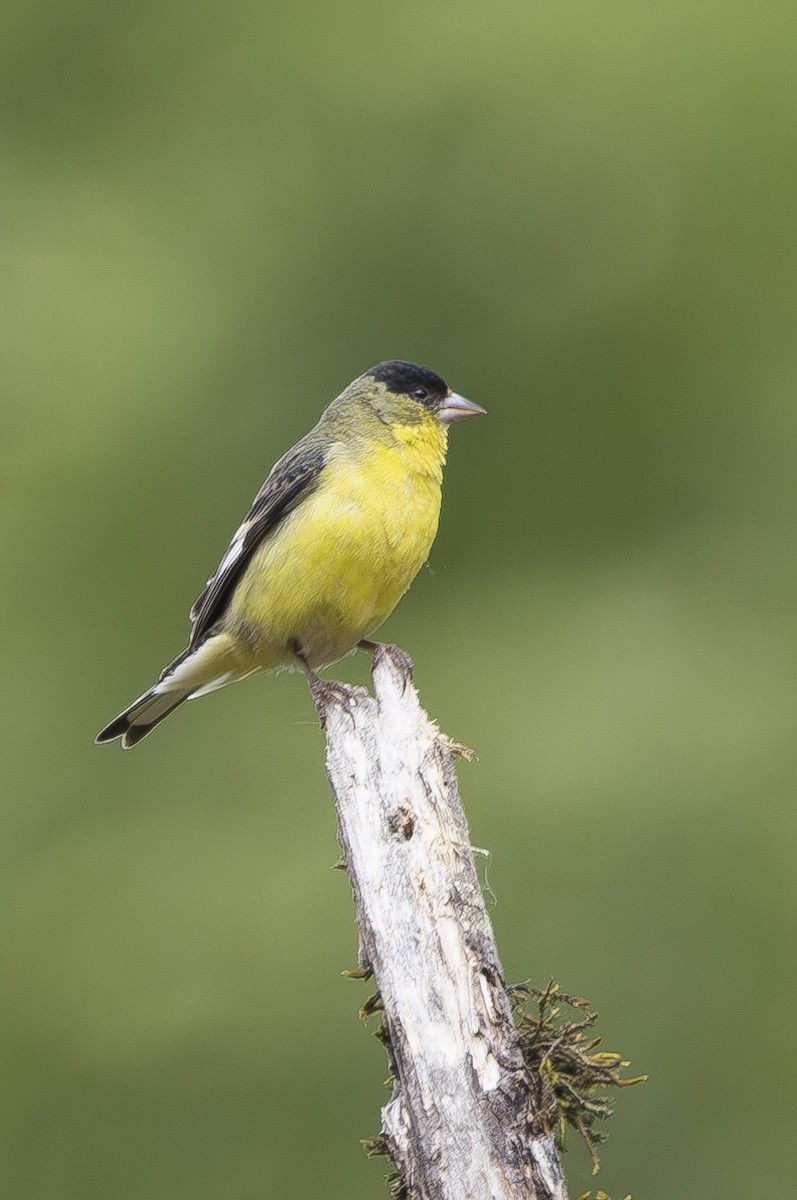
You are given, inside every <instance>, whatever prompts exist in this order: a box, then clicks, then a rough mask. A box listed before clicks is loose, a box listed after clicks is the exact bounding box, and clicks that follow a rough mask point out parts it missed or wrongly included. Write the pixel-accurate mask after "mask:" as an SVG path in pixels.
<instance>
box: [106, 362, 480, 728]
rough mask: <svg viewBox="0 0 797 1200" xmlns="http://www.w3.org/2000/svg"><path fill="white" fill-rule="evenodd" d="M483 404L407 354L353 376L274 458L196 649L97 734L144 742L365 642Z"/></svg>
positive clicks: (396, 588)
mask: <svg viewBox="0 0 797 1200" xmlns="http://www.w3.org/2000/svg"><path fill="white" fill-rule="evenodd" d="M484 411H485V410H484V409H483V408H480V407H479V405H478V404H474V403H473V402H472V401H470V400H466V399H465V398H464V396H459V395H457V393H456V392H452V390H451V388H450V387H448V385H447V384H446V383H445V382H444V381H443V380H442V379H441V378H440V376H439V375H436V374H435V373H434V371H430V370H429V369H428V368H427V367H420V366H417V365H416V364H415V363H409V362H402V361H400V360H398V359H396V360H393V361H391V362H383V363H379V364H378V365H377V366H375V367H372V368H371V369H370V371H366V372H365V373H364V374H363V375H360V376H359V377H358V378H357V379H355V380H354V382H353V383H350V384H349V386H348V387H347V388H346V389H345V391H343V392H341V394H340V395H339V396H338V397H337V399H335V400H333V401H332V403H331V404H330V405H329V406H328V407H327V408H326V409H325V410H324V412H323V413H322V414H321V419H320V420H319V422H318V424H317V425H316V426H315V428H314V429H312V430H311V431H310V433H308V434H307V435H306V437H303V438H302V439H301V440H300V441H299V442H297V443H296V445H295V446H294V447H293V449H292V450H289V451H288V453H287V454H284V455H283V457H282V458H281V459H280V460H279V462H277V463H276V465H275V466H274V467H273V468H272V470H271V472H270V473H269V476H268V478H267V479H266V482H265V483H264V484H263V486H262V488H261V489H260V491H259V492H258V493H257V495H256V496H255V498H254V500H253V501H252V505H251V508H250V509H249V512H248V513H247V514H246V517H245V518H244V521H243V523H242V525H241V526H240V528H239V529H238V530H237V532H236V534H235V536H234V537H233V539H232V541H231V542H230V544H229V546H228V548H227V551H226V553H225V554H224V557H223V558H222V560H221V562H220V563H219V566H218V568H217V569H216V572H215V574H214V575H213V576H212V577H211V578H210V579H209V580H208V582H207V585H206V586H205V589H204V591H203V592H202V594H201V595H200V596H199V598H198V599H197V600H196V602H195V603H194V605H193V607H192V609H191V613H190V619H191V621H192V623H193V625H192V629H191V636H190V639H189V642H188V647H187V648H186V649H185V650H184V651H183V652H182V654H178V656H177V658H175V660H174V662H171V663H170V664H169V665H168V667H166V668H165V669H164V670H163V672H162V673H161V676H160V678H159V680H158V682H157V683H156V684H155V686H154V687H152V688H150V689H149V691H148V692H145V693H144V695H143V696H140V697H139V698H138V700H135V701H134V702H133V703H132V704H131V705H130V707H129V708H126V709H125V711H124V712H123V713H120V715H119V716H118V717H116V718H115V719H114V720H113V721H111V723H110V724H109V725H106V726H105V728H104V729H103V730H101V731H100V733H98V734H97V738H96V740H97V741H98V742H110V741H113V739H114V738H118V737H120V738H121V739H122V746H123V747H124V748H125V749H129V748H130V747H131V746H135V745H136V744H137V743H138V742H140V741H141V739H142V738H144V737H146V736H147V734H148V733H149V732H150V730H152V729H154V728H155V726H156V725H158V724H159V723H160V722H161V721H162V720H163V718H164V717H167V716H168V715H169V713H170V712H172V711H173V710H174V709H175V708H177V706H178V704H182V702H183V701H184V700H188V699H195V698H196V697H197V696H204V695H205V694H206V693H207V692H212V691H215V690H216V688H220V687H224V686H225V685H226V684H228V683H235V682H237V681H238V680H239V679H244V678H245V677H246V676H247V675H251V674H252V673H253V672H254V671H274V670H302V671H304V672H305V674H306V675H307V676H308V679H309V680H310V682H311V684H314V685H319V680H318V678H317V676H316V675H315V672H316V671H317V670H318V669H319V668H321V667H326V666H329V665H330V664H332V663H335V662H337V661H338V659H340V658H343V656H344V655H346V654H348V653H349V652H350V651H351V650H353V649H354V648H355V647H356V646H358V645H362V646H364V647H365V648H367V649H374V644H373V643H372V642H369V641H367V638H368V635H369V634H370V633H372V632H373V631H374V630H376V629H377V628H378V627H379V626H380V625H381V624H382V622H383V621H384V620H385V618H386V617H388V616H389V615H390V613H391V612H392V611H393V609H394V608H395V607H396V605H397V604H398V602H399V600H400V599H401V597H402V596H403V595H404V593H405V592H406V590H407V588H408V587H409V586H410V584H411V583H412V581H413V579H414V578H415V576H416V575H417V573H418V571H419V570H420V569H421V567H422V566H423V564H424V563H425V562H426V559H427V557H428V555H429V550H430V549H431V546H432V542H433V541H434V537H435V534H436V533H437V524H438V519H439V516H440V499H441V485H442V479H443V465H444V463H445V458H446V447H447V442H448V426H449V425H450V424H451V423H452V422H453V421H460V420H462V419H463V418H464V417H472V416H476V415H477V414H478V413H483V412H484Z"/></svg>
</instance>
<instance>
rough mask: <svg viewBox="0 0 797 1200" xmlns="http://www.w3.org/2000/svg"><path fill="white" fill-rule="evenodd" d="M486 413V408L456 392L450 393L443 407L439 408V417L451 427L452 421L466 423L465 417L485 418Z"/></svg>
mask: <svg viewBox="0 0 797 1200" xmlns="http://www.w3.org/2000/svg"><path fill="white" fill-rule="evenodd" d="M486 412H487V409H486V408H482V407H481V406H480V405H478V404H474V403H473V401H472V400H466V399H465V397H464V396H459V395H457V393H456V392H449V393H448V395H447V396H446V398H445V400H444V401H443V405H442V407H441V408H438V410H437V416H438V419H439V420H441V421H443V422H444V423H445V424H446V425H450V424H451V422H452V421H464V420H465V417H478V416H483V415H484V414H485V413H486Z"/></svg>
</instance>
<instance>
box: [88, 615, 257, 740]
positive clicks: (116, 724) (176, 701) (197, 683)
mask: <svg viewBox="0 0 797 1200" xmlns="http://www.w3.org/2000/svg"><path fill="white" fill-rule="evenodd" d="M228 641H229V639H227V638H225V637H224V635H221V636H219V635H216V636H214V637H211V638H208V639H207V640H206V641H205V642H203V643H201V644H200V645H199V646H191V647H189V648H188V649H187V650H184V651H183V653H182V654H178V656H177V658H176V659H175V660H174V662H172V663H169V665H168V667H166V669H165V670H164V671H163V672H162V673H161V677H160V679H159V680H158V682H157V683H156V684H155V686H154V687H151V688H150V689H149V691H148V692H144V695H143V696H139V698H138V700H134V701H133V703H132V704H131V705H130V706H129V708H126V709H125V710H124V712H122V713H120V714H119V716H118V717H114V719H113V721H111V722H110V724H108V725H106V726H105V728H104V729H101V730H100V732H99V733H98V734H97V736H96V738H95V739H94V740H95V742H112V741H113V740H114V738H121V739H122V746H123V748H124V749H125V750H130V749H131V747H133V746H136V745H138V743H139V742H140V741H141V739H142V738H145V737H146V736H147V734H148V733H150V732H151V731H152V730H153V729H154V728H155V726H156V725H160V723H161V721H162V720H163V719H164V718H165V717H168V715H169V713H171V712H174V710H175V709H176V708H177V707H178V706H179V705H180V704H182V703H183V701H184V700H188V699H190V698H192V697H194V696H202V695H205V694H206V693H207V692H211V691H214V690H215V689H216V688H218V687H223V686H224V684H225V683H231V682H232V680H233V678H234V677H240V674H242V673H240V672H239V673H236V672H234V671H233V670H231V669H230V666H231V664H230V662H229V661H228V657H227V656H228V653H229V650H228ZM244 673H245V672H244Z"/></svg>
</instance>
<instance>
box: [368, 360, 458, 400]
mask: <svg viewBox="0 0 797 1200" xmlns="http://www.w3.org/2000/svg"><path fill="white" fill-rule="evenodd" d="M365 374H366V375H373V377H374V379H378V380H379V382H380V383H383V384H384V385H385V387H386V388H387V389H388V391H389V392H396V393H398V394H399V395H402V396H411V395H412V394H413V392H415V391H416V390H421V389H423V391H424V392H425V393H426V395H425V396H418V397H417V399H419V400H425V401H426V402H427V403H428V402H430V401H431V403H433V404H434V403H436V402H438V401H441V400H444V399H445V397H446V396H447V395H448V391H449V388H448V384H447V383H446V382H445V380H444V379H441V378H440V376H439V375H435V373H434V371H430V370H429V368H428V367H419V366H418V364H417V363H411V362H404V361H403V359H400V358H393V359H391V360H390V362H382V363H377V365H376V366H375V367H371V369H370V371H366V372H365Z"/></svg>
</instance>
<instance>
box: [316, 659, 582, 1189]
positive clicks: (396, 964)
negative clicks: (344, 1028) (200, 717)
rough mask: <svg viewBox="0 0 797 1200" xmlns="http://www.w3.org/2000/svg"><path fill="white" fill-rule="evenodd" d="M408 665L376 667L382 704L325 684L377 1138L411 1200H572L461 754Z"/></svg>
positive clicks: (330, 769) (323, 701)
mask: <svg viewBox="0 0 797 1200" xmlns="http://www.w3.org/2000/svg"><path fill="white" fill-rule="evenodd" d="M410 672H411V663H410V662H409V660H408V659H407V658H406V656H405V655H404V654H403V653H402V652H401V651H399V650H397V649H396V648H395V647H379V648H378V649H377V651H376V653H375V656H374V669H373V680H374V696H373V697H371V696H369V695H367V693H366V692H365V691H363V689H352V688H345V687H342V686H341V685H338V684H323V683H322V684H321V685H320V687H318V688H315V689H314V699H315V701H316V706H317V709H318V711H319V715H320V716H321V719H322V723H323V725H324V728H325V732H326V738H327V774H328V776H329V780H330V783H331V785H332V792H333V795H334V799H335V806H336V810H337V817H338V829H339V839H340V844H341V847H342V849H343V855H344V860H345V863H346V867H347V870H348V873H349V878H350V880H351V885H352V890H353V893H354V900H355V905H356V910H357V923H358V926H359V931H360V960H361V961H360V965H361V966H368V967H370V968H371V969H372V970H373V973H374V976H375V978H376V983H377V986H378V988H379V993H380V996H381V1000H382V1004H383V1006H384V1015H385V1022H386V1026H387V1030H388V1033H389V1038H390V1048H389V1053H390V1055H391V1062H392V1067H393V1073H394V1075H395V1079H396V1082H395V1087H394V1091H393V1095H392V1098H391V1099H390V1101H389V1102H388V1103H387V1104H386V1105H385V1107H384V1108H383V1110H382V1129H383V1134H384V1136H385V1139H386V1141H387V1144H388V1146H389V1149H390V1152H391V1154H392V1157H393V1159H394V1161H395V1162H396V1164H397V1166H398V1168H399V1170H400V1171H401V1175H402V1180H403V1182H404V1185H405V1187H406V1188H407V1192H408V1195H409V1196H410V1197H411V1198H412V1200H567V1191H566V1187H565V1182H564V1178H563V1175H562V1170H561V1166H560V1163H559V1159H558V1156H557V1153H556V1149H555V1146H554V1141H553V1138H552V1136H551V1135H550V1134H548V1133H545V1132H542V1131H540V1130H541V1122H540V1121H539V1119H537V1120H535V1118H537V1117H538V1114H537V1113H536V1111H535V1095H536V1094H538V1091H537V1092H535V1089H534V1088H533V1087H532V1085H531V1081H530V1080H529V1077H528V1074H527V1072H526V1068H525V1065H524V1062H523V1059H522V1056H521V1053H520V1050H519V1047H518V1042H517V1037H516V1034H515V1029H514V1026H513V1023H512V1018H511V1015H510V1006H509V1001H508V998H507V994H506V990H505V987H504V981H503V975H502V971H501V964H500V961H499V958H498V952H497V950H496V946H495V940H494V937H493V931H492V927H491V924H490V920H489V917H488V915H487V911H486V909H485V906H484V901H483V898H482V894H481V889H480V887H479V883H478V880H477V876H476V871H475V869H474V864H473V856H472V853H471V846H470V837H469V832H468V826H467V822H466V820H465V814H464V812H463V809H462V804H461V801H460V797H459V789H458V786H457V779H456V773H455V770H454V760H455V757H456V756H457V754H458V753H461V752H462V748H461V747H457V746H456V745H454V744H452V743H451V742H450V741H449V740H448V739H447V738H446V737H445V736H444V735H443V734H441V733H440V731H439V730H438V729H437V727H436V726H435V725H434V724H433V722H432V721H431V720H430V719H429V717H428V716H427V714H426V713H425V712H424V710H423V709H422V708H421V706H420V703H419V701H418V696H417V693H416V691H415V689H414V687H413V686H412V683H411V679H410Z"/></svg>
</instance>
